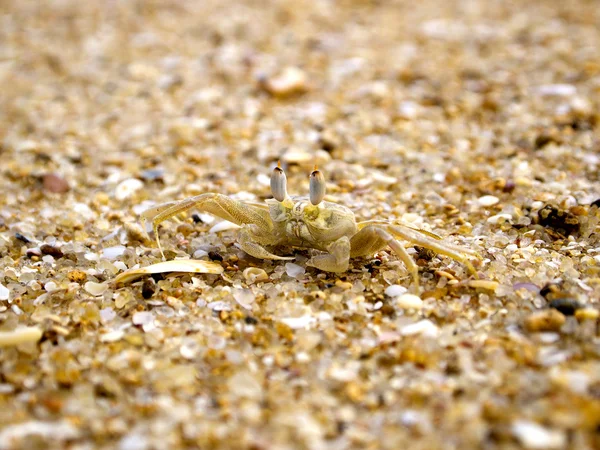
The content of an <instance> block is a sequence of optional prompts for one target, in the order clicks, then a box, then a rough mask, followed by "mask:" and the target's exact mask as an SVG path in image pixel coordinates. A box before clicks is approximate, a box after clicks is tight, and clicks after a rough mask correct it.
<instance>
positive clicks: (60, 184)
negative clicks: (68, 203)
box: [42, 173, 70, 194]
mask: <svg viewBox="0 0 600 450" xmlns="http://www.w3.org/2000/svg"><path fill="white" fill-rule="evenodd" d="M42 184H43V186H44V190H46V191H48V192H53V193H55V194H64V193H65V192H68V191H69V189H70V188H69V183H67V182H66V181H65V179H64V178H62V177H61V176H60V175H57V174H55V173H48V174H46V175H44V176H43V177H42Z"/></svg>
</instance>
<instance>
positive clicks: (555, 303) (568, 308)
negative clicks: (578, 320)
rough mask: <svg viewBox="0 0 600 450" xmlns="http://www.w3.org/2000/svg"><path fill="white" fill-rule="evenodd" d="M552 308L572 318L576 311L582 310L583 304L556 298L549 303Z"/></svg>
mask: <svg viewBox="0 0 600 450" xmlns="http://www.w3.org/2000/svg"><path fill="white" fill-rule="evenodd" d="M548 306H549V307H550V308H554V309H556V310H557V311H560V312H561V313H562V314H564V315H565V316H572V315H573V314H575V311H577V310H578V309H581V307H582V306H581V303H579V302H578V301H577V300H574V299H572V298H556V299H554V300H551V301H550V303H548Z"/></svg>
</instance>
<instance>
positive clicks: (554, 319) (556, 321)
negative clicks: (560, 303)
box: [524, 309, 567, 332]
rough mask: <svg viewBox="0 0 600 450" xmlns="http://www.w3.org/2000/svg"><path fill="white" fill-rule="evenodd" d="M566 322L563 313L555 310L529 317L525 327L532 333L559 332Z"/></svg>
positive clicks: (539, 312)
mask: <svg viewBox="0 0 600 450" xmlns="http://www.w3.org/2000/svg"><path fill="white" fill-rule="evenodd" d="M566 320H567V319H566V318H565V316H564V314H562V313H561V312H559V311H557V310H555V309H547V310H544V311H537V312H534V313H533V314H531V315H529V316H528V317H527V318H526V319H525V322H524V325H525V328H526V329H527V330H528V331H532V332H538V331H558V330H560V328H561V327H562V326H563V325H564V323H565V321H566Z"/></svg>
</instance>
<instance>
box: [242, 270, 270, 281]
mask: <svg viewBox="0 0 600 450" xmlns="http://www.w3.org/2000/svg"><path fill="white" fill-rule="evenodd" d="M243 275H244V278H245V279H246V282H247V283H248V284H252V283H256V282H257V281H267V280H268V279H269V275H267V272H265V271H264V270H263V269H260V268H258V267H248V268H247V269H244V272H243Z"/></svg>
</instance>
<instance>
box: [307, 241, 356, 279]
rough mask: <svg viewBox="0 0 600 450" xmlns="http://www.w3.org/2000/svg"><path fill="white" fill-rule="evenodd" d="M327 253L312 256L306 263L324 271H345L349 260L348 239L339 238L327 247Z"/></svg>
mask: <svg viewBox="0 0 600 450" xmlns="http://www.w3.org/2000/svg"><path fill="white" fill-rule="evenodd" d="M327 251H328V253H326V254H323V255H317V256H313V257H312V258H311V259H310V260H309V261H308V262H307V263H306V264H307V265H308V266H313V267H316V268H317V269H320V270H324V271H326V272H338V273H339V272H345V271H346V270H348V264H349V262H350V239H348V237H347V236H343V237H341V238H339V239H338V240H337V241H334V242H333V243H332V244H329V246H328V247H327Z"/></svg>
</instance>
